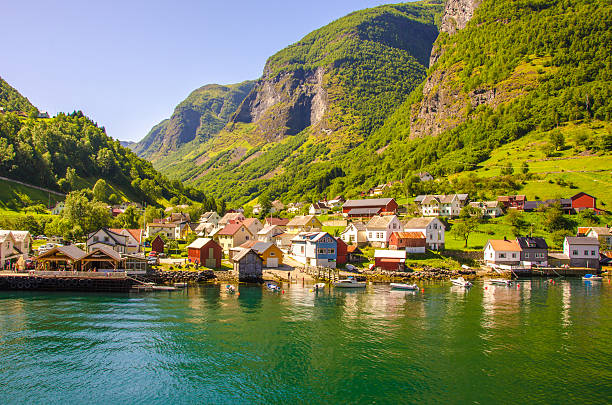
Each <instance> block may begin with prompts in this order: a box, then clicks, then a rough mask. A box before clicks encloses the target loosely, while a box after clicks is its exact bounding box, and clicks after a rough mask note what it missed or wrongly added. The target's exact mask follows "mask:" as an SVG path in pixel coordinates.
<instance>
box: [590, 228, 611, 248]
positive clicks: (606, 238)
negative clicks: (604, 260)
mask: <svg viewBox="0 0 612 405" xmlns="http://www.w3.org/2000/svg"><path fill="white" fill-rule="evenodd" d="M585 236H587V237H589V238H597V239H598V240H599V246H600V247H602V246H603V247H604V248H605V249H608V250H612V228H608V227H605V226H594V227H591V228H590V229H589V230H588V231H587V233H586V235H585Z"/></svg>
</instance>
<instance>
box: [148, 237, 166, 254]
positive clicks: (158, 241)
mask: <svg viewBox="0 0 612 405" xmlns="http://www.w3.org/2000/svg"><path fill="white" fill-rule="evenodd" d="M164 246H165V243H164V240H163V239H162V238H161V236H159V235H157V236H156V237H155V239H153V242H151V250H152V251H153V252H157V253H164Z"/></svg>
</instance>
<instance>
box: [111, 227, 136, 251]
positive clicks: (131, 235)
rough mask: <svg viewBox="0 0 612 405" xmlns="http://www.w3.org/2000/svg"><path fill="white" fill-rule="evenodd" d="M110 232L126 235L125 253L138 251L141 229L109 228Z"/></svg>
mask: <svg viewBox="0 0 612 405" xmlns="http://www.w3.org/2000/svg"><path fill="white" fill-rule="evenodd" d="M110 231H111V232H113V233H116V234H119V235H123V236H126V237H127V248H126V251H125V253H128V254H134V253H138V252H140V245H141V244H142V237H143V232H142V229H125V228H123V229H110Z"/></svg>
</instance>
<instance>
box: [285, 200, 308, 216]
mask: <svg viewBox="0 0 612 405" xmlns="http://www.w3.org/2000/svg"><path fill="white" fill-rule="evenodd" d="M304 205H306V203H303V202H297V203H289V205H287V212H290V213H292V214H294V213H296V212H300V211H301V210H302V207H304Z"/></svg>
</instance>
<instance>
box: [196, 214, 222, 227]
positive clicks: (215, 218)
mask: <svg viewBox="0 0 612 405" xmlns="http://www.w3.org/2000/svg"><path fill="white" fill-rule="evenodd" d="M220 219H221V217H220V216H219V214H217V213H216V212H215V211H207V212H205V213H203V214H202V215H200V223H201V224H202V223H206V224H212V225H214V226H217V225H218V224H219V220H220Z"/></svg>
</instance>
